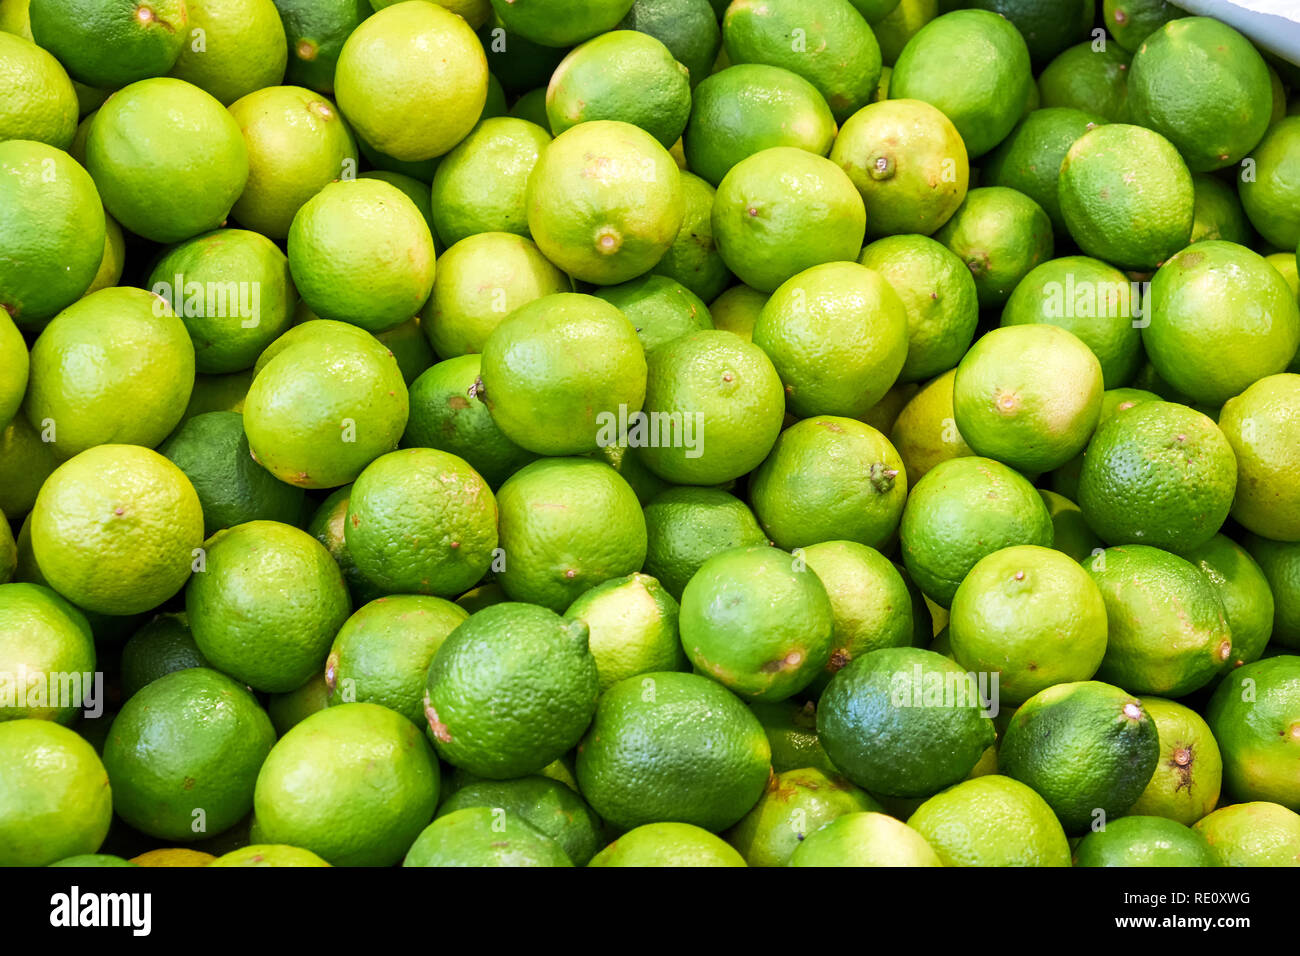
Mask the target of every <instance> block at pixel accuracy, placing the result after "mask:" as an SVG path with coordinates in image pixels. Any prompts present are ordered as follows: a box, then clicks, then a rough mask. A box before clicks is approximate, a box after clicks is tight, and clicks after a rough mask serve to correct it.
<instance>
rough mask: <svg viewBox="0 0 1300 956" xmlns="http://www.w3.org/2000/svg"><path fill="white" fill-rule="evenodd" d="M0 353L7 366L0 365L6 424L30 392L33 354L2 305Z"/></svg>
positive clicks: (0, 412) (0, 418)
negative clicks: (29, 384) (29, 352)
mask: <svg viewBox="0 0 1300 956" xmlns="http://www.w3.org/2000/svg"><path fill="white" fill-rule="evenodd" d="M0 355H3V356H4V367H3V369H0V424H3V425H4V426H5V427H6V428H7V427H8V426H9V423H10V422H11V421H13V420H14V416H15V415H16V414H17V413H18V408H19V406H20V405H22V401H23V396H24V395H25V394H26V393H27V380H28V377H29V375H30V373H31V356H30V355H29V354H28V352H27V342H26V340H25V339H24V338H23V334H22V333H21V332H19V331H18V327H17V326H15V325H14V323H13V320H12V319H10V318H9V313H8V312H6V311H4V310H3V309H0Z"/></svg>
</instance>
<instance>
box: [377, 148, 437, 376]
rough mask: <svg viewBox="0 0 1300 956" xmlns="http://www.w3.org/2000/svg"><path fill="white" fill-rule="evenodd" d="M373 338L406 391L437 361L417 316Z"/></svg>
mask: <svg viewBox="0 0 1300 956" xmlns="http://www.w3.org/2000/svg"><path fill="white" fill-rule="evenodd" d="M389 175H394V176H395V175H397V174H396V173H391V174H389ZM375 338H377V339H378V340H379V342H380V344H381V345H386V346H388V351H390V352H392V353H393V358H394V359H396V360H397V367H398V368H399V369H400V370H401V372H402V381H404V382H405V383H406V387H407V388H408V389H409V388H410V387H411V385H412V384H413V383H414V382H415V380H416V379H417V378H419V377H420V373H421V372H424V371H426V370H427V369H429V368H431V367H432V366H433V363H434V362H436V361H437V359H436V358H435V357H434V354H433V349H432V347H430V345H429V340H428V338H427V337H426V336H425V334H424V330H423V329H421V328H420V317H419V316H418V315H417V316H414V317H413V318H411V319H410V320H409V321H406V322H403V323H402V324H401V325H395V326H393V327H392V328H391V329H389V330H388V331H387V332H380V333H378V334H377V335H376V336H375Z"/></svg>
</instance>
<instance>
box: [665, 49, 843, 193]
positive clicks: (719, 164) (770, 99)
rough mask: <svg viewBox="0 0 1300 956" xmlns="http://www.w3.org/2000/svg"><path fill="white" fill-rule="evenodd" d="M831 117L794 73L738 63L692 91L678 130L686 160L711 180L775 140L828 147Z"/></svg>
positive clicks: (811, 148)
mask: <svg viewBox="0 0 1300 956" xmlns="http://www.w3.org/2000/svg"><path fill="white" fill-rule="evenodd" d="M834 141H835V117H834V116H832V115H831V109H830V107H829V106H828V105H827V104H826V100H825V98H824V97H823V96H822V95H821V94H820V93H819V92H818V91H817V87H815V86H813V85H812V84H811V83H809V82H808V81H807V80H805V79H804V78H803V77H802V76H800V75H799V74H797V73H791V72H790V71H789V70H785V69H782V68H781V67H779V66H769V65H768V64H765V63H741V64H737V65H736V66H728V67H727V68H726V69H724V70H720V71H718V72H717V73H714V74H713V75H712V76H709V77H707V78H705V80H704V82H702V83H700V85H699V86H697V87H696V88H695V90H694V91H693V93H692V103H691V118H690V121H689V122H688V123H687V125H686V132H685V133H683V134H682V145H683V148H684V150H685V155H686V165H687V167H688V168H689V169H690V170H691V172H693V173H695V174H696V175H698V176H700V177H702V178H704V179H705V180H707V181H708V182H709V183H710V184H712V185H713V186H717V185H718V184H719V183H721V182H722V179H723V177H724V176H726V175H727V173H728V172H729V171H730V170H731V168H732V167H733V166H735V165H736V164H737V163H739V162H740V161H741V160H743V159H745V158H747V157H749V156H753V155H754V154H755V153H759V152H762V151H763V150H766V149H771V148H773V147H776V146H789V147H794V148H797V149H803V150H807V151H808V152H810V153H813V154H815V155H817V156H825V155H826V154H827V153H828V152H830V149H831V144H832V143H833V142H834Z"/></svg>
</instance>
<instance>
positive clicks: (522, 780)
mask: <svg viewBox="0 0 1300 956" xmlns="http://www.w3.org/2000/svg"><path fill="white" fill-rule="evenodd" d="M466 807H489V808H491V809H492V811H493V815H494V816H495V817H496V818H497V819H498V820H499V821H501V822H508V823H513V822H514V821H515V820H523V821H524V822H525V823H528V824H530V825H532V826H533V827H536V828H537V830H538V831H539V832H541V833H543V834H545V835H546V836H548V837H550V838H551V839H552V840H554V841H555V842H556V843H558V844H559V845H560V848H561V849H562V850H564V854H565V856H567V857H568V858H569V859H570V860H571V861H572V862H573V864H574V865H575V866H586V865H587V861H588V860H590V859H591V858H592V857H593V856H595V854H596V851H597V850H598V849H600V845H601V843H602V842H603V841H602V834H601V824H600V820H598V819H597V818H596V815H595V814H594V813H592V812H591V808H590V807H588V806H587V804H586V803H585V802H583V800H582V798H581V797H579V796H578V795H577V794H576V793H575V792H574V791H573V790H572V789H570V788H569V787H567V786H565V785H564V784H562V783H560V782H558V781H556V780H552V779H550V778H549V777H542V776H529V777H517V778H515V779H513V780H476V781H472V782H470V783H467V784H466V785H465V786H463V787H460V788H459V789H457V790H456V791H455V792H454V793H452V794H448V795H447V796H446V798H445V799H444V800H443V802H442V804H441V805H440V806H439V807H438V817H445V816H447V815H448V814H449V813H455V812H456V811H457V810H463V809H465V808H466Z"/></svg>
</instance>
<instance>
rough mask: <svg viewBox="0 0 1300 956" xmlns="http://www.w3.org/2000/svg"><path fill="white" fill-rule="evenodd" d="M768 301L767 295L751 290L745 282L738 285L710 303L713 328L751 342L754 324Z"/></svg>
mask: <svg viewBox="0 0 1300 956" xmlns="http://www.w3.org/2000/svg"><path fill="white" fill-rule="evenodd" d="M728 274H730V273H728ZM767 300H768V296H767V294H766V293H764V292H759V291H758V290H757V289H751V288H750V287H749V286H747V285H745V284H744V283H743V282H741V283H737V284H736V285H733V286H732V287H731V288H729V289H727V290H726V291H725V292H723V293H722V294H721V295H719V296H718V297H717V298H716V299H714V300H713V301H712V302H710V303H709V314H710V315H712V316H713V327H714V328H717V329H723V330H725V331H727V332H732V333H734V334H736V335H738V336H739V337H740V338H742V339H744V340H745V341H746V342H751V341H753V336H754V324H755V323H756V322H757V321H758V314H759V313H760V312H762V311H763V305H764V304H765V303H766V302H767Z"/></svg>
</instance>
